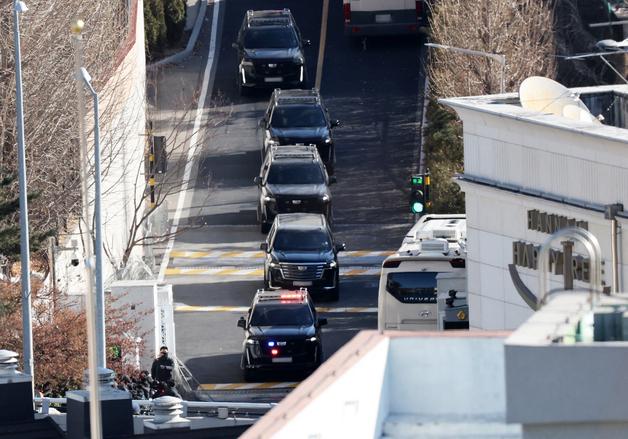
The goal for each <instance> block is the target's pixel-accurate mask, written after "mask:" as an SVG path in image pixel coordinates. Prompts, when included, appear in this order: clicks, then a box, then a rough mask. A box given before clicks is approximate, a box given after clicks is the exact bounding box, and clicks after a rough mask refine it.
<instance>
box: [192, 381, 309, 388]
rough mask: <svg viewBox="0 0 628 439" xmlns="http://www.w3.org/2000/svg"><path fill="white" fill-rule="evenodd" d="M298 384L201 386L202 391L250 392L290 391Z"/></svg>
mask: <svg viewBox="0 0 628 439" xmlns="http://www.w3.org/2000/svg"><path fill="white" fill-rule="evenodd" d="M298 385H299V383H298V382H292V381H288V382H270V383H216V384H201V385H200V387H201V389H203V390H252V389H291V388H294V387H296V386H298Z"/></svg>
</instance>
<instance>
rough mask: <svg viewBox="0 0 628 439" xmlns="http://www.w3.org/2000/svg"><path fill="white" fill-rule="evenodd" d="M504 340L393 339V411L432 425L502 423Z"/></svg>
mask: <svg viewBox="0 0 628 439" xmlns="http://www.w3.org/2000/svg"><path fill="white" fill-rule="evenodd" d="M503 349H504V348H503V338H499V337H495V338H489V337H487V338H473V337H455V336H453V335H452V336H450V337H429V336H425V337H420V336H417V337H408V338H401V337H400V338H393V339H391V342H390V354H389V360H388V370H387V372H386V374H387V383H388V389H387V392H388V393H389V394H390V395H392V396H391V398H390V402H389V409H388V411H389V412H390V413H396V414H411V415H415V416H416V417H417V418H418V419H419V420H423V421H424V422H428V423H438V422H457V423H464V422H472V423H484V422H498V421H502V422H503V421H504V419H505V416H506V414H505V410H506V400H505V378H504V355H503Z"/></svg>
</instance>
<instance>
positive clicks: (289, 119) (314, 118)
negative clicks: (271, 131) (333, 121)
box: [270, 106, 327, 128]
mask: <svg viewBox="0 0 628 439" xmlns="http://www.w3.org/2000/svg"><path fill="white" fill-rule="evenodd" d="M270 125H271V126H272V127H273V128H301V127H324V126H327V124H326V123H325V115H324V114H323V110H321V108H320V107H318V106H314V107H313V106H290V107H277V108H275V111H273V117H272V120H271V121H270Z"/></svg>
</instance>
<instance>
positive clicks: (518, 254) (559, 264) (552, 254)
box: [512, 241, 590, 282]
mask: <svg viewBox="0 0 628 439" xmlns="http://www.w3.org/2000/svg"><path fill="white" fill-rule="evenodd" d="M540 250H541V246H540V245H536V244H530V243H529V242H525V241H515V242H513V243H512V263H513V264H514V265H517V266H519V267H524V268H530V269H532V270H538V255H539V251H540ZM563 259H564V255H563V252H562V251H561V250H554V249H550V251H549V267H548V271H549V272H550V273H552V274H556V275H562V274H563ZM571 263H572V266H573V270H572V271H573V277H574V279H575V280H579V281H583V282H588V281H589V276H590V268H589V267H590V264H589V259H588V258H585V257H583V256H578V255H573V256H572V258H571Z"/></svg>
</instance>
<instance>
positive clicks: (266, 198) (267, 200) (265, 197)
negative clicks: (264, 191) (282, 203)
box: [264, 195, 277, 203]
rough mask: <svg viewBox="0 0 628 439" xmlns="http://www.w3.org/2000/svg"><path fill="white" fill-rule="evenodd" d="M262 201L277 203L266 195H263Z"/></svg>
mask: <svg viewBox="0 0 628 439" xmlns="http://www.w3.org/2000/svg"><path fill="white" fill-rule="evenodd" d="M264 201H265V202H266V203H274V202H275V201H277V200H275V199H274V198H273V197H270V196H268V195H264Z"/></svg>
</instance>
